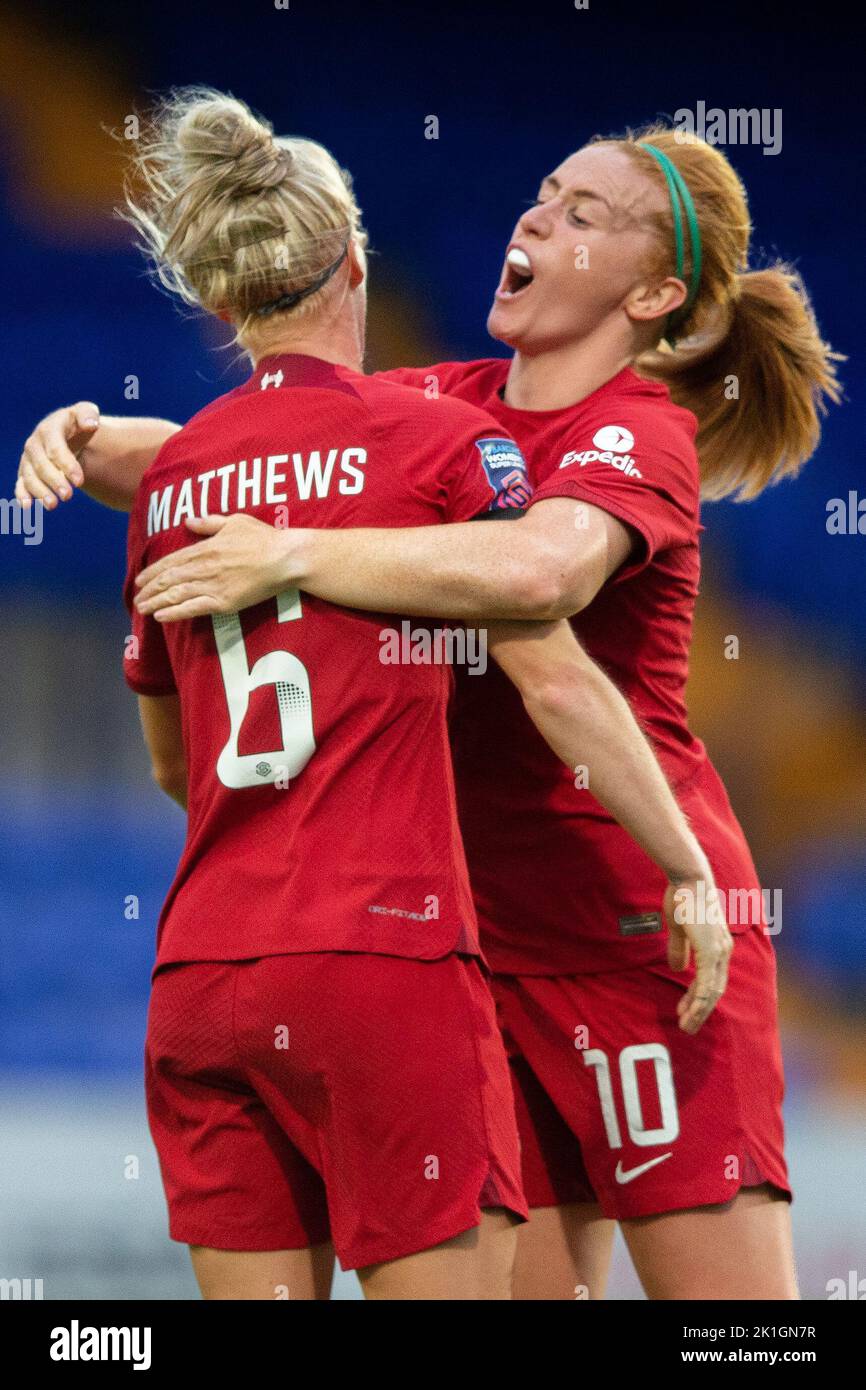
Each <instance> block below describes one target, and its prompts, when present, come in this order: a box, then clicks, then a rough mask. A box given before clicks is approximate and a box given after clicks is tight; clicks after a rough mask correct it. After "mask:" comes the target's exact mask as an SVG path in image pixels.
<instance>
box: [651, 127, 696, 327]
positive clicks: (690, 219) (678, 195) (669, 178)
mask: <svg viewBox="0 0 866 1390" xmlns="http://www.w3.org/2000/svg"><path fill="white" fill-rule="evenodd" d="M639 149H642V150H647V151H648V152H649V154H651V155H652V156H653V158H654V159H656V160H658V162H659V164H660V165H661V169H662V173H663V174H664V176H665V182H666V183H667V186H668V193H669V194H670V199H671V210H672V212H673V216H674V241H675V244H676V252H677V268H676V274H677V278H678V279H680V280H681V279H682V278H683V266H684V264H685V252H684V246H683V213H682V209H683V208H685V212H686V222H687V223H688V228H689V245H690V248H691V253H692V274H691V278H690V280H689V284H688V292H687V294H686V298H685V302H684V303H683V304H681V305H680V307H679V309H675V310H674V312H673V313H672V314H670V315H669V317H668V331H667V334H666V338H667V341H668V342H669V343H670V345H671V347H673V346H674V344H675V342H676V339H675V338H674V337H673V335H672V333H671V331H670V328H671V324H672V323H673V321H674V320H675V319H676V320H677V321H679V322H680V323H682V321H683V320H684V319H685V317H686V315H687V314H688V312H689V310H690V309H691V307H692V305H693V304H694V302H695V295H696V294H697V292H698V284H699V283H700V278H701V232H700V228H699V227H698V217H697V213H696V212H695V205H694V203H693V201H692V195H691V193H690V192H689V190H688V188H687V186H686V181H685V179H684V178H683V176H682V174H681V173H680V171H679V169H678V168H677V166H676V165H675V164H674V162H673V160H672V159H669V158H668V156H667V155H666V154H665V153H664V151H663V150H658V149H656V147H655V145H646V144H644V143H643V141H641V142H640V145H639Z"/></svg>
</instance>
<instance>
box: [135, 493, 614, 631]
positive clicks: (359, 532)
mask: <svg viewBox="0 0 866 1390" xmlns="http://www.w3.org/2000/svg"><path fill="white" fill-rule="evenodd" d="M190 529H191V530H193V531H195V532H196V533H197V534H198V535H205V536H208V537H209V538H210V539H208V540H205V541H202V542H200V543H199V544H198V545H192V546H187V547H185V548H184V549H182V550H179V551H175V552H174V553H173V554H172V555H171V556H166V557H165V559H163V560H160V561H158V562H157V563H156V564H154V565H152V566H150V568H149V569H147V570H144V571H143V572H142V574H141V575H140V576H139V580H138V582H139V586H140V587H139V592H138V596H137V605H138V607H139V608H140V609H141V611H142V612H144V613H155V614H156V615H157V616H158V617H159V619H160V621H162V622H177V621H179V620H181V619H184V618H193V617H199V616H201V615H202V614H206V613H231V612H235V611H237V610H238V609H240V608H245V607H248V606H249V605H251V604H254V603H260V602H261V601H262V600H263V599H266V598H270V597H271V596H272V595H274V594H276V593H279V592H280V590H282V589H286V588H295V587H296V588H301V589H304V590H306V592H307V593H311V594H316V595H318V597H319V598H324V599H329V600H330V601H331V602H332V603H339V604H343V605H344V606H346V607H349V608H362V609H372V610H373V611H384V612H400V613H411V614H418V615H420V616H423V617H444V618H462V619H464V620H466V621H477V620H483V619H488V618H491V619H494V618H512V619H525V618H535V619H550V618H558V617H565V616H568V615H570V614H572V613H576V612H578V611H579V610H580V609H581V608H585V607H586V605H587V604H588V603H590V602H591V601H592V599H593V598H594V597H595V595H596V593H597V592H598V590H599V589H600V588H601V586H602V584H604V582H605V580H606V579H608V578H609V577H610V576H611V575H612V574H614V573H615V572H616V570H618V569H619V568H620V566H621V565H622V564H623V563H624V562H625V560H626V559H627V558H628V556H629V553H630V552H631V549H632V547H633V544H634V539H633V534H632V532H631V531H630V530H629V528H628V527H627V526H625V525H623V523H622V522H620V521H618V520H617V519H616V518H615V517H613V516H610V515H609V514H608V513H607V512H605V511H602V510H601V508H599V507H593V506H590V505H588V504H585V503H581V504H577V503H575V502H572V501H570V500H569V499H567V498H562V497H554V498H550V499H549V500H546V501H544V502H539V503H538V504H537V505H536V506H534V507H532V508H530V510H529V512H528V513H527V515H526V516H524V517H521V518H520V519H519V520H517V521H508V522H506V521H503V520H495V521H494V520H490V521H483V522H482V521H472V522H465V523H460V524H457V525H446V526H419V527H413V528H406V529H403V528H401V529H397V528H382V529H376V530H370V529H366V528H358V529H352V530H338V531H325V530H312V529H309V530H301V529H294V530H293V529H286V530H278V529H275V528H274V527H271V526H267V525H266V524H265V523H264V522H261V521H257V520H255V518H253V517H249V516H243V515H237V516H231V517H224V516H212V517H207V518H203V519H201V520H197V521H194V522H191V523H190Z"/></svg>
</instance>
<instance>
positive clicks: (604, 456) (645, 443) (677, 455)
mask: <svg viewBox="0 0 866 1390" xmlns="http://www.w3.org/2000/svg"><path fill="white" fill-rule="evenodd" d="M581 407H582V408H581V409H580V410H579V411H578V412H576V414H575V428H574V431H573V436H574V437H573V438H572V439H570V446H571V447H570V448H569V450H568V452H566V454H565V455H564V457H563V459H562V461H561V462H560V465H559V466H560V467H566V466H567V463H566V460H567V461H568V463H572V462H577V463H579V464H581V465H586V464H590V463H597V462H598V463H602V464H606V465H608V466H612V467H614V468H616V469H617V470H618V471H620V472H622V473H626V474H630V475H631V476H632V477H642V478H643V479H645V480H646V481H647V482H648V483H649V484H650V485H652V486H654V487H657V488H659V489H662V490H665V491H668V492H676V493H678V494H680V495H682V496H683V498H684V500H685V499H686V498H688V499H689V500H690V501H691V500H694V502H695V504H697V499H698V494H699V492H700V469H699V465H698V455H697V450H696V448H695V435H696V433H697V420H696V419H695V416H694V415H693V414H692V412H691V411H689V410H684V409H683V408H682V407H681V406H678V405H676V404H675V403H674V402H673V401H672V400H671V397H670V392H669V391H668V388H667V387H666V386H665V385H664V384H663V383H661V382H656V381H649V380H646V379H645V378H643V377H640V376H638V375H637V373H636V372H633V371H631V370H627V371H626V372H622V373H620V375H619V377H617V378H615V379H614V381H612V382H610V383H608V385H607V387H602V388H601V389H600V390H599V391H596V392H594V393H593V395H592V396H589V397H587V399H586V400H585V401H583V402H581ZM570 455H571V456H570Z"/></svg>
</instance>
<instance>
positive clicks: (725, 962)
mask: <svg viewBox="0 0 866 1390" xmlns="http://www.w3.org/2000/svg"><path fill="white" fill-rule="evenodd" d="M733 945H734V943H733V939H732V937H731V934H730V932H729V931H728V930H727V928H725V929H724V933H720V934H719V935H718V936H717V937H716V938H715V939H714V941H713V942H712V943H711V944H709V945H707V946H705V947H704V948H703V949H702V950H700V951H699V952H696V961H695V978H694V979H693V980H692V982H691V984H690V985H689V987H688V989H687V990H686V992H685V994H684V995H683V997H682V999H681V1000H680V1001H679V1003H678V1005H677V1014H678V1015H679V1026H680V1028H681V1029H682V1030H683V1032H684V1033H697V1031H698V1029H700V1028H702V1027H703V1025H704V1024H705V1023H706V1021H707V1019H708V1018H709V1016H710V1014H711V1013H712V1012H713V1009H714V1008H715V1007H716V1005H717V1004H718V1002H719V1000H720V999H721V997H722V995H723V994H724V992H725V990H726V988H727V984H728V970H729V967H730V959H731V952H732V951H733Z"/></svg>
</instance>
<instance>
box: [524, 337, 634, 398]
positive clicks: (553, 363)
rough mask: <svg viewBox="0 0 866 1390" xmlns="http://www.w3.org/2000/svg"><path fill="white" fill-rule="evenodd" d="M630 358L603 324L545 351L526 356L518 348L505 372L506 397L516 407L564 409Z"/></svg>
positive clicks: (588, 393)
mask: <svg viewBox="0 0 866 1390" xmlns="http://www.w3.org/2000/svg"><path fill="white" fill-rule="evenodd" d="M632 361H633V356H632V353H631V352H630V351H629V350H628V349H627V348H626V347H625V346H624V345H623V344H622V342H621V341H620V342H615V341H612V340H611V338H610V335H609V330H608V332H607V333H605V330H604V326H600V327H599V329H596V330H594V331H593V332H592V333H589V334H587V336H586V337H584V338H578V339H576V340H575V341H573V342H569V343H563V344H562V345H561V346H560V347H555V348H551V349H550V350H549V351H547V352H540V353H537V354H535V355H533V356H527V355H526V354H525V353H521V352H520V351H518V352H516V353H515V354H514V357H513V359H512V362H511V367H510V369H509V372H508V380H507V382H506V384H505V401H506V404H507V405H510V406H513V407H514V409H515V410H564V409H565V408H566V407H567V406H570V405H576V404H577V402H578V401H582V400H584V399H585V397H586V396H589V395H591V394H592V392H593V391H597V390H598V388H599V387H600V386H603V385H604V384H605V382H606V381H610V379H611V377H614V376H616V375H617V373H618V372H621V371H622V369H623V367H628V366H630V365H631V363H632Z"/></svg>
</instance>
